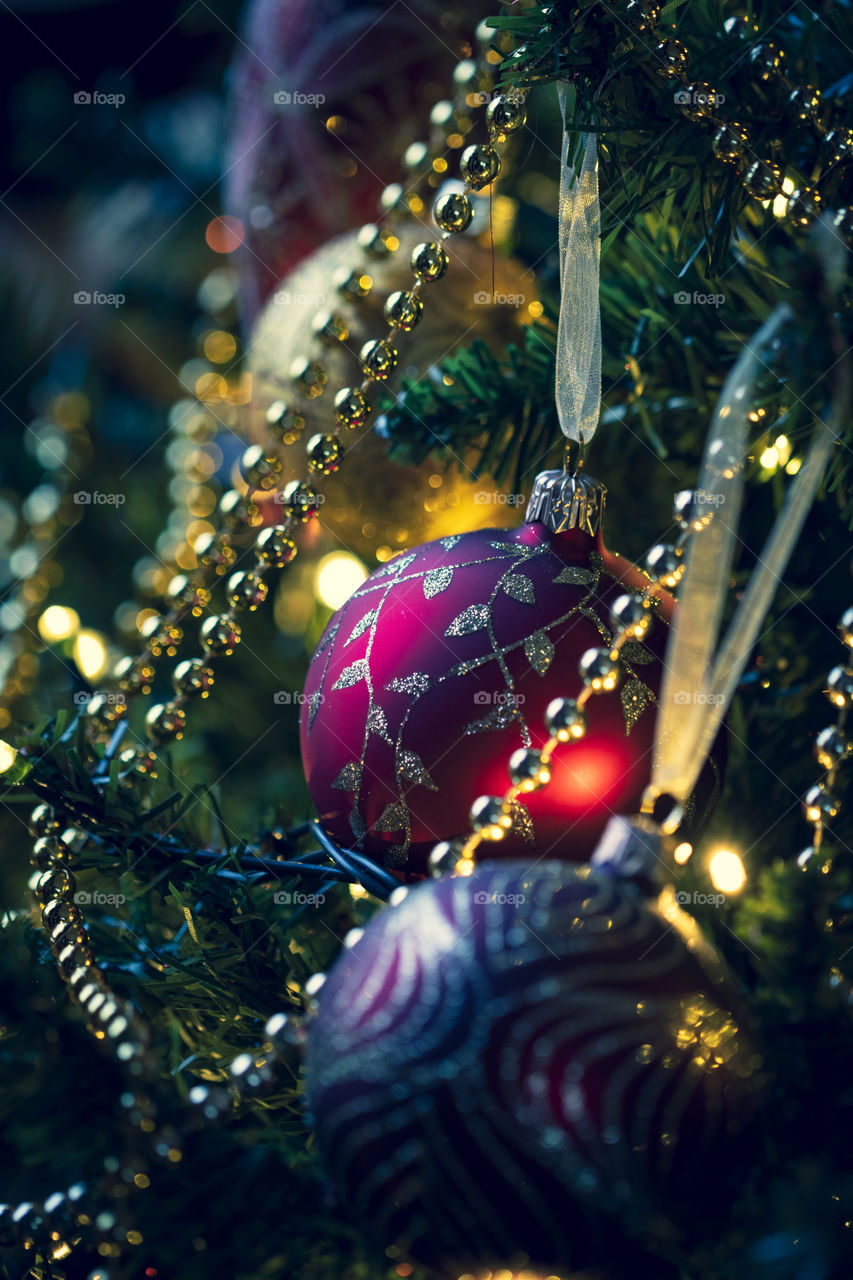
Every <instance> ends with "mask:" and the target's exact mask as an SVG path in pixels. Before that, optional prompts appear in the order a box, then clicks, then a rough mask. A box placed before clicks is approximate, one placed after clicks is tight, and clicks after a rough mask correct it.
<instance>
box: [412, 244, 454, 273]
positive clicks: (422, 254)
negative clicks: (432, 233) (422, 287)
mask: <svg viewBox="0 0 853 1280" xmlns="http://www.w3.org/2000/svg"><path fill="white" fill-rule="evenodd" d="M448 266H449V261H448V257H447V253H446V252H445V249H444V247H443V246H442V245H440V244H436V242H435V241H434V240H432V241H429V242H427V243H425V244H416V245H415V247H414V249H413V250H412V258H411V268H412V271H413V273H414V275H415V276H416V277H417V278H418V280H423V281H424V283H431V282H432V281H433V280H440V279H441V277H442V276H443V275H444V273H445V271H446V270H447V268H448Z"/></svg>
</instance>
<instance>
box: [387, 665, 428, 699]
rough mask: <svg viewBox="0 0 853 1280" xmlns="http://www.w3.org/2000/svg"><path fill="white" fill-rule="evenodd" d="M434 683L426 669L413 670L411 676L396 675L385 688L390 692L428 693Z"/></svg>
mask: <svg viewBox="0 0 853 1280" xmlns="http://www.w3.org/2000/svg"><path fill="white" fill-rule="evenodd" d="M431 684H432V681H431V680H430V678H429V676H428V675H427V674H426V672H425V671H413V672H412V674H411V675H410V676H395V677H394V679H393V680H389V681H388V683H387V684H386V686H385V688H386V690H387V692H388V693H414V694H421V693H426V691H427V689H428V688H429V687H430V685H431Z"/></svg>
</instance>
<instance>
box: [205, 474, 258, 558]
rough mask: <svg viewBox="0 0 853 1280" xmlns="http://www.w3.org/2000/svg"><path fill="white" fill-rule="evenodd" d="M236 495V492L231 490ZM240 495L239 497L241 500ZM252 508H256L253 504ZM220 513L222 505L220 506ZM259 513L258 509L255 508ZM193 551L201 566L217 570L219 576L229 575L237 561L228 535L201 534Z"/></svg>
mask: <svg viewBox="0 0 853 1280" xmlns="http://www.w3.org/2000/svg"><path fill="white" fill-rule="evenodd" d="M231 492H232V493H236V490H233V489H232V490H231ZM239 496H240V495H239V494H237V497H238V498H239ZM252 506H255V504H254V503H252ZM219 508H220V511H221V510H222V503H221V502H220V504H219ZM255 510H256V511H257V507H255ZM193 551H194V552H195V554H196V557H197V558H198V562H199V564H202V565H204V567H205V568H206V569H215V570H216V572H217V573H218V574H223V573H227V572H228V570H229V569H230V568H231V566H232V564H233V563H234V561H235V560H236V559H237V552H236V550H235V549H234V547H232V545H231V539H230V538H229V536H228V534H227V533H201V534H199V536H198V537H197V538H196V540H195V542H194V543H193Z"/></svg>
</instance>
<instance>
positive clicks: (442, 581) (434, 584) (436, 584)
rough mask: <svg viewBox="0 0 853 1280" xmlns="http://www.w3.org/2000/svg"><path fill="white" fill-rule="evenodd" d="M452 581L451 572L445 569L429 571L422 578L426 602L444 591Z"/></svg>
mask: <svg viewBox="0 0 853 1280" xmlns="http://www.w3.org/2000/svg"><path fill="white" fill-rule="evenodd" d="M452 581H453V570H452V569H448V568H447V567H445V568H443V569H430V571H429V573H428V574H427V575H426V576H425V578H424V595H425V596H426V598H427V600H429V599H430V597H432V596H437V595H439V594H440V592H442V591H446V590H447V588H448V587H449V586H450V584H451V582H452Z"/></svg>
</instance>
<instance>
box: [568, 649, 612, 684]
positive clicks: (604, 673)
mask: <svg viewBox="0 0 853 1280" xmlns="http://www.w3.org/2000/svg"><path fill="white" fill-rule="evenodd" d="M578 670H579V671H580V674H581V677H582V679H583V682H584V684H586V685H590V686H591V687H592V688H593V689H594V690H595V692H596V693H607V692H609V691H610V690H611V689H615V688H616V686H617V685H618V683H619V679H620V676H621V674H622V673H621V669H620V667H619V659H618V658H614V657H613V656H612V655H611V653H610V650H609V649H587V651H586V653H584V654H583V655H582V656H581V660H580V662H579V663H578Z"/></svg>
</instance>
